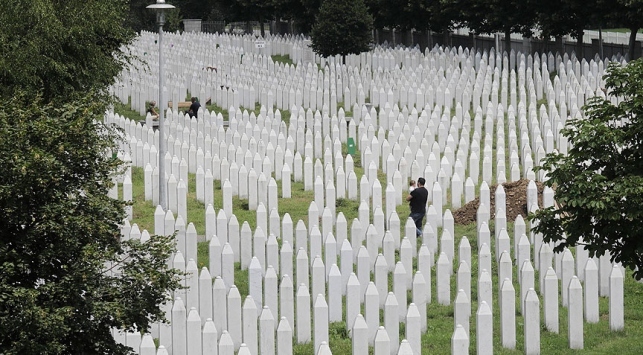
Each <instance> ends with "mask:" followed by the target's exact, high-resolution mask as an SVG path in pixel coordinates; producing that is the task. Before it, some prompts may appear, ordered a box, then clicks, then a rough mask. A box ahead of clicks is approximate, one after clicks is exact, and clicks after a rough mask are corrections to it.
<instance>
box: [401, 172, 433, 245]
mask: <svg viewBox="0 0 643 355" xmlns="http://www.w3.org/2000/svg"><path fill="white" fill-rule="evenodd" d="M425 183H426V180H425V179H424V178H419V179H418V180H417V188H415V189H414V190H413V191H411V192H410V193H409V195H408V196H406V200H407V201H409V207H410V208H411V214H410V215H409V217H411V218H412V219H413V222H415V229H416V231H415V232H416V233H417V236H418V237H421V236H422V222H423V220H424V215H426V201H427V199H428V198H429V191H428V190H427V189H426V188H425V187H424V184H425Z"/></svg>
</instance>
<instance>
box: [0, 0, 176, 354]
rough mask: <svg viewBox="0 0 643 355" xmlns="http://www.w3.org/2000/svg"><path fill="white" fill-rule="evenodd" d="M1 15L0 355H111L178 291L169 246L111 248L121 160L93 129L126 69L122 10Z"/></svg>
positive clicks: (105, 5) (55, 9)
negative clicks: (121, 337)
mask: <svg viewBox="0 0 643 355" xmlns="http://www.w3.org/2000/svg"><path fill="white" fill-rule="evenodd" d="M4 5H5V6H4V7H3V11H1V12H0V23H2V26H3V29H2V31H1V32H0V51H2V55H1V56H0V67H1V68H2V72H1V73H0V100H2V105H0V137H2V138H1V139H0V166H2V174H0V211H2V218H1V219H0V299H1V301H0V353H3V354H72V353H76V354H99V353H102V354H122V353H127V352H128V349H127V348H126V347H124V346H123V345H119V344H117V343H116V342H115V341H114V339H113V337H112V335H111V330H112V328H119V329H127V330H148V329H149V327H150V322H153V321H156V320H160V319H162V318H163V312H161V310H160V305H161V304H162V303H163V302H165V301H167V300H168V299H169V296H170V294H171V291H173V290H175V289H176V288H177V287H179V285H180V283H179V280H180V278H179V275H178V271H176V270H173V269H168V266H167V260H168V258H169V256H170V255H171V253H172V252H173V250H174V243H173V238H172V237H171V236H170V237H166V236H152V237H151V239H150V240H148V241H146V242H140V241H136V240H133V241H124V242H121V241H120V240H119V239H120V225H121V224H122V223H123V219H124V218H125V213H124V206H125V203H124V202H122V201H118V200H114V199H111V198H109V197H108V196H107V192H108V190H109V189H110V188H111V187H112V186H113V183H112V181H113V178H114V176H115V175H114V174H115V173H122V171H123V166H122V162H121V161H120V160H119V159H118V158H116V157H115V156H114V155H113V153H115V152H116V151H117V149H118V147H119V141H118V139H119V137H120V132H118V131H117V130H116V129H115V128H112V127H110V126H107V125H104V124H103V123H102V122H101V119H102V116H103V114H104V112H105V110H106V109H107V107H108V105H109V102H110V101H109V97H108V95H107V92H108V91H107V88H108V86H109V85H111V84H112V83H113V82H114V81H115V77H116V75H118V74H119V73H120V72H121V70H122V68H123V65H124V63H125V61H127V60H129V59H130V58H128V56H127V53H126V52H123V51H122V48H124V46H125V45H126V44H128V43H129V41H130V40H131V39H132V38H133V35H134V33H133V32H132V31H131V30H128V29H126V28H124V27H123V23H124V22H125V21H126V17H127V13H128V8H127V1H124V0H110V1H107V0H100V1H98V0H89V1H88V0H82V1H81V0H68V1H55V0H30V1H20V0H9V1H8V4H4Z"/></svg>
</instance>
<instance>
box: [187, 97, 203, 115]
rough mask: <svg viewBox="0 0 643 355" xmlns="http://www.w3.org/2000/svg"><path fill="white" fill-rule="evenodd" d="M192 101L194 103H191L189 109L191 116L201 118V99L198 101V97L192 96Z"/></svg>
mask: <svg viewBox="0 0 643 355" xmlns="http://www.w3.org/2000/svg"><path fill="white" fill-rule="evenodd" d="M190 101H192V105H190V111H189V112H191V114H190V117H196V118H199V109H200V108H201V104H200V103H199V101H197V99H196V97H192V98H191V99H190Z"/></svg>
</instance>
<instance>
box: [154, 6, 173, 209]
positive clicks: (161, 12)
mask: <svg viewBox="0 0 643 355" xmlns="http://www.w3.org/2000/svg"><path fill="white" fill-rule="evenodd" d="M147 8H148V9H152V10H154V11H155V12H156V24H157V25H158V27H159V163H158V166H159V205H161V207H162V208H163V210H167V209H168V208H169V207H168V205H167V185H166V184H165V152H166V151H167V147H166V145H167V144H166V142H165V138H164V133H165V132H164V131H165V129H164V126H165V105H166V104H165V101H164V98H163V79H164V78H163V77H164V74H165V73H164V72H163V25H164V24H165V10H168V9H173V8H174V5H170V4H166V3H165V0H156V4H152V5H148V6H147Z"/></svg>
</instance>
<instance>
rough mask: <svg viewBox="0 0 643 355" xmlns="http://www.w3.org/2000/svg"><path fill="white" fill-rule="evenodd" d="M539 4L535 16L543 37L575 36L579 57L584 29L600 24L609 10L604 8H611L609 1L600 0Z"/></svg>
mask: <svg viewBox="0 0 643 355" xmlns="http://www.w3.org/2000/svg"><path fill="white" fill-rule="evenodd" d="M541 5H542V6H539V7H537V10H538V15H537V17H538V26H539V27H540V29H541V30H542V33H543V35H544V38H545V39H548V38H549V37H550V36H554V37H558V38H559V37H562V36H565V35H568V34H569V35H571V36H572V37H574V38H576V54H577V56H578V57H579V58H583V56H584V53H583V51H584V46H583V35H584V34H585V29H586V28H590V27H591V26H595V27H599V26H600V25H602V24H603V23H602V22H603V17H604V14H606V13H608V12H609V11H605V9H606V8H609V9H613V6H612V4H611V3H610V4H607V3H602V0H599V1H583V0H562V1H560V0H545V1H544V2H543V3H541Z"/></svg>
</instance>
